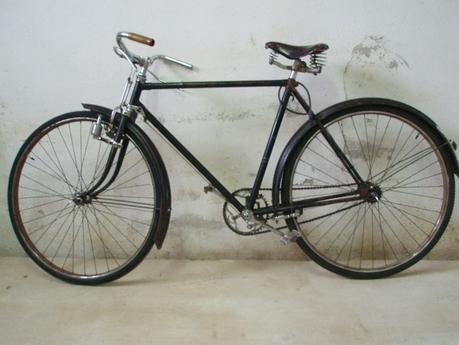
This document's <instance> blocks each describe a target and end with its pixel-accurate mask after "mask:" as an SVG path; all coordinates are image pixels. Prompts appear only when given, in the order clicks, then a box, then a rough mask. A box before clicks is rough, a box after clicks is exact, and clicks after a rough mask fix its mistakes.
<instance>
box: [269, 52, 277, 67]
mask: <svg viewBox="0 0 459 345" xmlns="http://www.w3.org/2000/svg"><path fill="white" fill-rule="evenodd" d="M276 60H277V53H276V52H274V51H272V50H271V52H270V53H269V60H268V63H269V64H270V65H272V64H273V63H274V62H276Z"/></svg>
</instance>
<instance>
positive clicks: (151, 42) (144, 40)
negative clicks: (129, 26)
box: [116, 31, 155, 47]
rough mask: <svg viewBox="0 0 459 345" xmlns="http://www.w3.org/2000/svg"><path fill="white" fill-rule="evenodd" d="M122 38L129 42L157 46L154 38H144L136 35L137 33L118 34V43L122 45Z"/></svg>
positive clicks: (122, 32) (123, 32) (124, 32)
mask: <svg viewBox="0 0 459 345" xmlns="http://www.w3.org/2000/svg"><path fill="white" fill-rule="evenodd" d="M122 38H127V39H128V40H131V41H135V42H138V43H142V44H146V45H148V46H151V47H153V46H154V45H155V40H154V39H153V38H150V37H147V36H143V35H140V34H136V33H135V32H126V31H121V32H118V34H117V35H116V41H117V42H118V44H120V43H121V39H122Z"/></svg>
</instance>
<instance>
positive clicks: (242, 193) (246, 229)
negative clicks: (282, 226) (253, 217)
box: [223, 188, 269, 236]
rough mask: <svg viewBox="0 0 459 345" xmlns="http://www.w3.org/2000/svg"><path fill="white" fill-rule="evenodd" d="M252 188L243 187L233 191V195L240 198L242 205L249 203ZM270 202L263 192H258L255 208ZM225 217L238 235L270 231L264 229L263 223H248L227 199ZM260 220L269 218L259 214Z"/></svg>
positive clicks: (263, 220) (224, 210)
mask: <svg viewBox="0 0 459 345" xmlns="http://www.w3.org/2000/svg"><path fill="white" fill-rule="evenodd" d="M251 191H252V189H250V188H241V189H238V190H236V191H235V192H233V193H232V195H233V196H234V197H235V198H236V199H238V200H239V201H240V202H241V204H242V205H247V203H248V201H249V198H250V194H251ZM267 206H268V202H267V201H266V199H265V197H264V196H263V194H261V193H260V194H258V196H257V199H256V201H255V205H254V209H257V208H261V207H267ZM223 219H224V220H225V224H226V226H227V227H228V228H230V229H231V230H232V231H234V232H235V233H236V234H238V235H242V236H251V235H258V234H261V233H265V232H269V230H265V229H263V227H262V226H261V225H258V224H248V223H247V222H246V221H245V220H244V219H243V218H242V215H241V214H240V212H239V211H238V210H237V209H236V208H235V207H234V206H233V205H232V204H231V203H229V202H228V201H225V203H224V204H223ZM258 220H260V221H262V222H267V220H268V218H267V217H266V216H258Z"/></svg>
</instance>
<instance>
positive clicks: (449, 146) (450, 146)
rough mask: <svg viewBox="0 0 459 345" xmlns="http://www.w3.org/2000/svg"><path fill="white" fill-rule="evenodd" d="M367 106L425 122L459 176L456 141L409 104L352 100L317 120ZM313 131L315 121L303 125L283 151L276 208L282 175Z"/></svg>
mask: <svg viewBox="0 0 459 345" xmlns="http://www.w3.org/2000/svg"><path fill="white" fill-rule="evenodd" d="M367 105H375V106H386V107H397V108H400V109H402V110H404V111H406V112H409V113H411V114H413V115H415V116H417V117H418V118H419V119H420V120H422V121H424V122H425V123H426V124H427V125H428V126H430V128H431V129H432V130H433V131H434V132H436V134H437V135H438V136H439V137H440V138H441V140H443V142H444V143H446V145H445V152H446V154H447V156H448V158H449V160H450V163H451V166H452V167H453V169H454V174H455V175H456V176H459V165H458V161H457V157H456V153H455V152H454V151H455V150H456V143H455V142H454V141H451V140H448V139H447V138H446V137H445V135H444V134H443V133H442V132H441V131H440V130H439V128H438V126H437V124H436V123H435V122H434V121H433V120H432V119H431V118H429V117H428V116H426V115H425V114H423V113H422V112H420V111H419V110H417V109H415V108H413V107H411V106H409V105H407V104H404V103H401V102H397V101H393V100H390V99H384V98H358V99H352V100H348V101H344V102H341V103H338V104H335V105H332V106H331V107H328V108H326V109H324V110H322V111H321V112H320V113H318V114H317V115H316V118H318V119H319V120H320V121H322V122H324V121H326V119H327V118H328V117H329V116H331V115H332V114H334V113H336V112H339V111H344V110H345V111H359V108H360V107H363V106H367ZM313 130H316V121H315V120H311V121H308V122H306V123H305V124H303V125H302V126H301V127H300V128H299V129H298V130H297V131H296V132H295V134H294V135H293V136H292V138H291V139H290V140H289V142H288V143H287V145H286V146H285V148H284V150H283V151H282V154H281V155H280V158H279V161H278V162H277V166H276V170H275V172H274V177H273V186H272V192H273V195H272V200H273V205H274V206H277V205H279V197H280V191H281V184H282V175H283V172H284V169H285V167H286V165H287V163H288V161H289V159H290V158H291V156H292V154H293V152H294V151H295V149H296V148H297V146H298V145H299V144H300V142H301V139H302V138H303V137H304V136H306V135H308V132H309V131H313Z"/></svg>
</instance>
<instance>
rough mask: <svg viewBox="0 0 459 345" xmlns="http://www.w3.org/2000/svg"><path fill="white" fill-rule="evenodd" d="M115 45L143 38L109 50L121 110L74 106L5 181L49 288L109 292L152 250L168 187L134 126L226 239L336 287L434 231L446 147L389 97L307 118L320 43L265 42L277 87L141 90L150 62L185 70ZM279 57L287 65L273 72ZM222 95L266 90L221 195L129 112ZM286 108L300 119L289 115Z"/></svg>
mask: <svg viewBox="0 0 459 345" xmlns="http://www.w3.org/2000/svg"><path fill="white" fill-rule="evenodd" d="M123 39H129V40H133V41H136V42H139V43H143V44H147V45H150V46H153V45H154V40H153V39H151V38H148V37H145V36H141V35H138V34H135V33H128V32H120V33H118V35H117V46H116V47H114V50H115V52H116V54H117V55H119V56H120V57H121V58H124V59H126V60H127V62H128V63H129V64H130V66H131V68H132V70H131V74H130V76H129V78H128V81H127V83H126V87H125V89H124V92H123V96H122V100H121V103H120V105H119V106H118V107H116V108H115V109H108V108H105V107H101V106H97V105H92V104H83V107H84V108H85V109H86V110H83V111H76V112H71V113H67V114H64V115H60V116H57V117H55V118H53V119H51V120H49V121H48V122H46V123H45V124H43V125H42V126H40V127H39V128H38V129H37V130H35V131H34V132H33V133H32V134H31V136H30V137H29V138H28V139H27V140H26V141H25V143H24V144H23V146H22V147H21V149H20V151H19V153H18V155H17V157H16V159H15V161H14V164H13V167H12V170H11V175H10V181H9V189H8V202H9V211H10V216H11V221H12V224H13V226H14V230H15V232H16V235H17V237H18V239H19V242H20V243H21V245H22V246H23V248H24V249H25V251H26V252H27V254H28V255H29V256H30V257H31V258H32V259H33V260H34V261H35V262H36V263H37V264H38V265H39V266H40V267H41V268H43V269H44V270H46V271H47V272H49V273H50V274H52V275H53V276H55V277H57V278H60V279H62V280H65V281H68V282H71V283H78V284H97V283H103V282H108V281H111V280H114V279H117V278H119V277H121V276H123V275H124V274H126V273H128V272H129V271H131V270H132V269H133V268H134V267H135V266H136V265H137V264H139V263H140V262H141V261H142V259H143V258H144V257H145V256H146V255H147V253H148V252H149V251H150V249H151V248H152V246H153V245H154V244H156V246H157V248H161V246H162V244H163V241H164V239H165V236H166V232H167V229H168V225H169V219H170V215H171V193H170V187H169V179H168V175H167V172H166V168H165V165H164V163H163V160H162V159H161V156H160V154H159V153H158V150H157V149H156V147H155V145H154V144H153V142H152V141H151V140H150V139H149V137H148V136H147V135H146V134H145V132H144V130H143V129H142V128H141V127H139V125H138V124H136V121H139V117H140V118H142V119H143V120H145V122H146V123H147V124H148V125H150V126H151V127H153V128H154V129H155V130H156V131H157V132H159V133H160V134H161V135H162V137H163V138H164V139H165V140H166V141H168V142H169V143H170V144H171V145H172V146H173V147H174V148H175V149H176V150H177V151H178V152H179V153H180V154H181V155H182V156H183V157H184V158H185V159H186V160H187V161H188V162H189V163H191V165H192V166H194V167H195V168H196V169H197V171H198V172H199V173H200V174H201V175H202V176H203V177H204V178H205V179H206V180H207V181H208V182H209V187H208V188H207V190H209V191H214V192H216V193H218V194H220V195H221V196H222V197H223V198H224V200H225V201H224V204H223V218H224V221H225V223H226V224H227V225H228V227H229V228H230V229H231V230H233V231H234V232H236V233H237V234H240V235H246V236H247V235H258V234H262V233H266V232H271V233H274V234H276V235H278V236H279V237H280V239H281V240H282V241H283V242H284V243H289V242H295V243H297V244H298V245H299V246H300V247H301V249H302V250H303V251H304V252H305V253H306V254H307V255H308V256H309V257H310V258H312V259H313V260H314V261H316V262H317V263H318V264H320V265H321V266H323V267H325V268H326V269H328V270H330V271H333V272H335V273H338V274H341V275H343V276H347V277H351V278H380V277H385V276H388V275H391V274H394V273H397V272H400V271H402V270H404V269H406V268H408V267H410V266H411V265H413V264H414V263H416V262H417V261H418V260H420V259H421V258H422V257H424V256H425V255H426V254H427V253H428V252H429V251H430V250H431V249H432V248H433V246H434V245H435V244H436V243H437V241H438V240H439V239H440V237H441V235H442V234H443V232H444V231H445V229H446V226H447V224H448V221H449V219H450V216H451V212H452V209H453V205H454V191H455V187H454V184H455V180H454V174H458V163H457V159H456V156H455V153H454V151H453V146H454V148H455V144H454V143H452V142H450V141H448V140H447V139H446V138H445V136H444V135H443V134H442V133H441V132H440V130H439V129H438V128H437V126H436V125H435V123H434V122H433V121H432V120H431V119H429V118H428V117H427V116H426V115H424V114H423V113H421V112H420V111H418V110H416V109H414V108H412V107H410V106H408V105H406V104H403V103H400V102H396V101H392V100H388V99H381V98H361V99H354V100H349V101H345V102H342V103H339V104H336V105H333V106H331V107H329V108H327V109H325V110H323V111H321V112H320V113H318V114H315V113H314V112H313V111H312V110H311V108H310V104H311V99H310V96H309V92H308V91H307V89H306V87H304V85H303V84H301V83H300V82H298V81H297V80H296V76H297V74H298V73H312V74H315V75H316V74H319V73H320V72H321V71H322V68H323V66H324V62H325V59H324V52H325V51H326V50H327V49H328V46H327V45H325V44H316V45H308V46H291V45H287V44H283V43H278V42H268V43H267V44H266V48H269V49H270V50H271V55H270V60H269V62H270V64H273V65H275V66H277V67H280V68H283V69H286V70H289V71H290V76H289V78H288V79H282V80H250V81H212V82H208V81H206V82H163V81H161V80H158V82H154V83H152V82H147V75H148V73H152V72H151V71H150V70H149V68H151V66H152V65H153V63H154V62H155V61H158V60H165V61H168V62H170V63H174V64H177V65H180V66H183V67H186V68H192V65H190V64H188V63H186V62H183V61H180V60H178V59H174V58H172V57H169V56H165V55H155V56H152V57H141V56H138V55H135V54H133V53H132V52H131V51H129V50H128V49H127V48H126V46H125V44H124V43H123ZM278 55H282V56H283V57H285V58H286V59H289V60H291V61H292V64H291V65H288V66H287V65H284V64H283V63H280V62H279V61H278V60H277V57H278ZM152 74H153V73H152ZM157 79H159V78H157ZM230 87H277V88H279V108H278V110H277V115H276V117H275V119H274V124H273V126H272V130H271V133H270V134H269V139H268V142H267V145H266V148H265V151H264V154H263V157H262V160H261V163H260V166H259V169H258V173H257V174H256V178H255V180H254V182H253V186H252V187H251V188H241V189H239V190H237V191H234V192H231V191H229V190H228V189H227V188H225V186H224V185H223V184H222V183H221V182H220V181H219V180H218V179H217V178H216V177H215V176H214V175H213V174H212V173H211V172H210V171H209V170H208V169H206V168H205V167H204V165H203V164H201V163H200V161H199V160H198V159H196V158H195V156H193V155H192V154H191V153H190V152H189V151H188V150H187V149H186V148H185V147H184V146H183V145H182V144H181V143H180V142H179V140H177V139H176V138H175V137H174V135H173V134H171V133H170V132H169V131H168V130H167V129H166V127H165V126H164V125H163V124H162V123H161V122H160V121H159V120H158V118H157V117H155V116H154V115H153V114H152V113H151V112H150V111H149V110H148V109H147V108H146V107H145V106H144V105H143V104H142V103H141V102H140V95H141V94H142V92H144V91H147V90H160V89H191V88H230ZM300 91H301V92H300ZM304 91H306V94H307V97H303V96H302V93H303V94H304ZM292 98H293V99H295V100H296V102H297V103H298V104H299V105H300V106H301V107H302V110H301V111H300V112H298V109H297V108H295V109H296V110H294V109H291V108H292V106H291V103H290V102H291V99H292ZM305 98H306V99H305ZM286 111H292V112H296V113H299V114H302V115H306V116H307V121H305V123H304V125H303V126H302V127H301V128H299V129H298V130H297V132H296V133H295V134H294V135H293V136H292V138H291V139H290V141H289V142H288V144H287V145H286V147H285V148H284V150H283V152H282V154H281V156H280V158H279V161H278V163H277V166H276V169H275V174H274V178H273V181H272V186H271V188H262V187H261V186H262V180H263V177H264V175H265V171H266V168H267V165H268V161H269V158H270V156H271V152H272V150H273V146H274V143H275V141H276V137H277V135H278V131H279V128H280V126H281V123H282V120H283V117H284V114H285V113H286ZM235 135H237V133H236V134H235ZM269 194H270V195H269Z"/></svg>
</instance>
